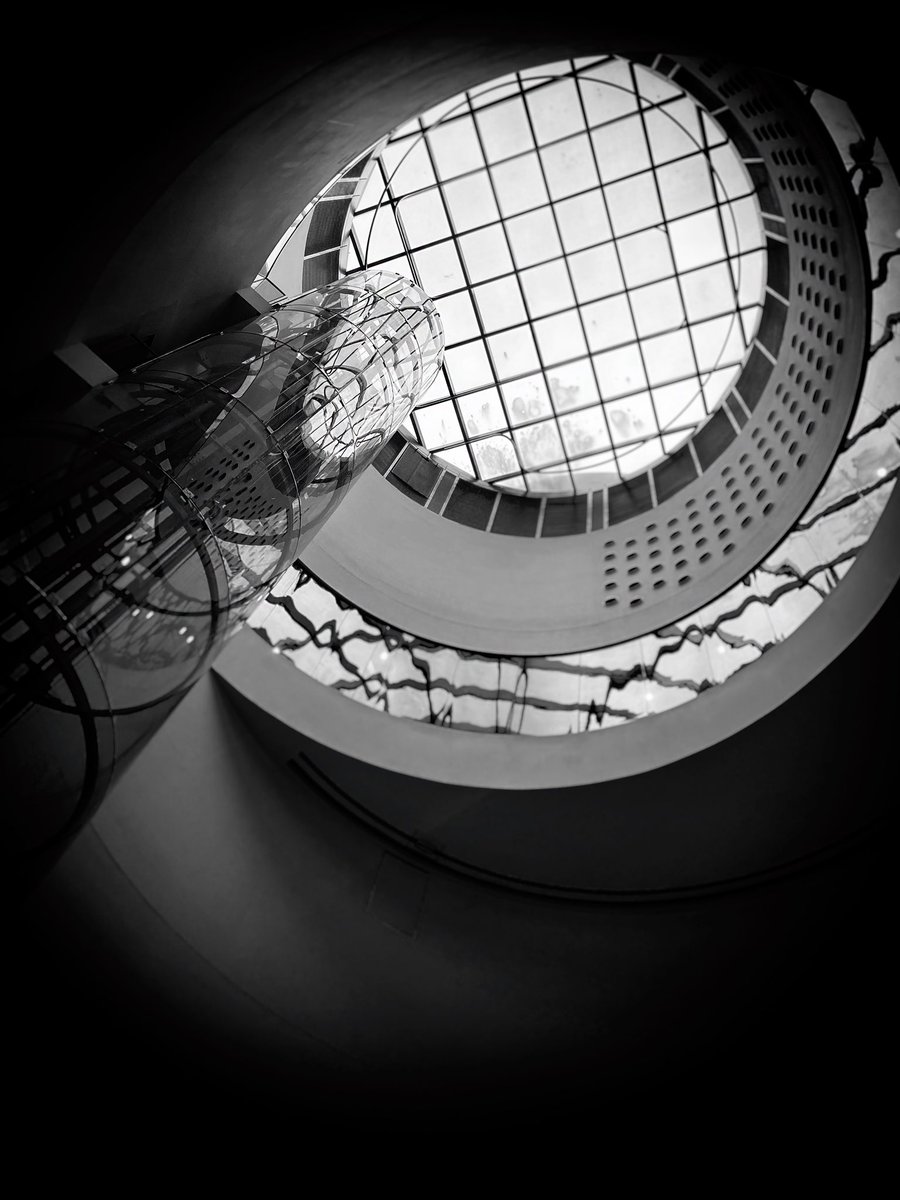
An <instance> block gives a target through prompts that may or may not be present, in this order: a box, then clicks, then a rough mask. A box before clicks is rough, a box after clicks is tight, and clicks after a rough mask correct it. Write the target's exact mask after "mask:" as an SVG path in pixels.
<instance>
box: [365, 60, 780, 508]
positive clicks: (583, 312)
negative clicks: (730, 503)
mask: <svg viewBox="0 0 900 1200" xmlns="http://www.w3.org/2000/svg"><path fill="white" fill-rule="evenodd" d="M763 245H764V241H763V232H762V226H761V222H760V217H759V207H758V205H757V202H756V198H755V195H754V194H753V188H752V185H751V183H750V179H749V177H748V175H747V172H746V171H745V169H744V167H743V164H742V163H741V161H740V159H739V157H738V155H737V153H736V151H735V150H734V148H733V147H732V146H731V144H730V143H729V142H728V140H727V139H726V137H725V135H724V133H723V132H722V131H721V129H720V128H719V126H718V125H717V124H716V122H715V121H714V120H713V119H712V118H711V117H709V116H708V114H706V112H705V111H703V110H702V109H701V108H700V107H699V106H698V105H697V102H696V101H694V100H693V99H691V98H690V97H689V96H687V95H686V94H685V93H684V92H683V91H682V90H681V89H679V88H678V87H676V86H675V85H674V84H673V83H672V82H671V81H669V80H667V79H666V78H664V77H663V76H662V75H659V74H657V73H656V72H654V71H651V70H648V69H646V68H644V67H641V66H638V65H635V64H632V63H629V62H627V61H626V60H623V59H618V58H609V57H607V58H597V59H576V60H574V61H572V62H564V63H552V64H550V65H548V66H544V67H539V68H535V69H533V70H528V71H522V72H519V73H518V74H515V75H509V76H505V77H504V78H502V79H499V80H495V81H493V82H492V83H487V84H483V85H482V86H480V87H477V88H475V89H473V90H472V91H470V92H467V93H465V94H464V95H462V96H457V97H454V98H453V99H451V100H448V101H446V102H445V103H444V104H441V105H440V106H439V107H438V108H435V109H432V110H431V111H430V112H427V113H425V114H423V115H422V116H421V117H420V118H418V119H417V120H415V121H411V122H409V123H408V124H406V125H404V126H401V127H400V128H399V129H397V130H395V131H394V133H392V134H391V136H390V138H389V139H388V141H387V143H386V144H385V145H384V147H383V148H382V150H381V152H380V154H379V156H378V160H377V162H376V164H375V168H374V171H373V174H372V176H371V179H370V181H369V184H368V187H367V188H366V191H365V194H364V195H363V198H362V201H361V203H360V205H359V208H358V209H357V211H356V214H355V216H354V219H353V225H352V231H351V245H350V249H349V259H348V264H347V266H348V270H351V271H352V270H356V269H357V268H358V267H359V266H375V265H383V266H385V267H388V268H389V269H392V270H396V271H398V272H400V273H402V274H405V275H410V276H412V278H413V279H415V281H416V282H417V283H419V284H420V285H421V286H422V287H423V288H424V289H425V291H426V292H428V293H429V294H430V295H431V296H432V297H433V298H434V300H435V302H436V304H437V308H438V311H439V312H440V314H441V317H442V318H443V322H444V328H445V334H446V339H447V351H446V357H445V364H444V368H443V370H442V372H441V374H440V375H439V376H438V378H437V380H436V381H435V383H434V385H433V386H432V388H431V389H430V391H429V392H428V394H427V396H425V397H424V398H423V399H422V401H421V402H420V403H419V405H418V406H417V408H416V410H415V411H414V412H413V414H412V416H411V418H410V420H409V422H408V423H407V425H406V426H404V428H405V430H406V432H407V433H408V434H409V436H410V437H412V438H413V439H414V440H415V441H416V442H417V443H418V444H419V445H421V446H423V447H424V448H425V449H426V450H428V451H430V452H432V453H433V454H434V455H435V457H436V458H438V459H440V460H441V461H442V462H444V463H446V464H449V465H451V466H452V467H454V468H455V469H456V470H458V471H460V472H461V473H462V474H465V475H467V476H471V477H475V478H477V479H481V480H484V481H486V482H490V483H493V484H496V485H497V486H498V487H502V488H506V489H510V490H516V491H527V492H530V493H545V492H557V493H564V494H566V493H568V494H571V493H574V492H584V491H590V490H592V489H594V488H598V487H602V486H604V485H605V484H609V483H612V482H615V481H617V480H618V479H623V478H628V477H629V476H631V475H633V474H635V473H636V472H639V471H643V470H645V469H646V468H647V467H648V466H650V465H652V464H653V463H655V462H657V461H658V460H659V459H661V458H662V457H664V456H665V455H667V454H670V453H671V452H672V451H673V450H674V449H676V447H677V446H679V445H680V444H681V443H682V442H683V441H684V440H685V439H686V438H687V437H688V436H689V435H690V434H691V433H692V432H693V431H694V430H695V429H696V428H697V426H698V425H699V424H702V422H703V421H705V419H706V417H707V416H708V415H709V414H710V413H711V412H712V411H713V409H714V408H715V407H716V405H717V404H718V403H719V401H720V400H721V398H722V396H723V395H724V393H725V391H726V390H727V388H728V386H729V385H730V383H731V382H732V381H733V380H734V378H735V377H736V375H737V373H738V371H739V368H740V365H741V363H742V361H743V359H744V357H745V354H746V352H747V348H748V346H749V344H750V341H751V339H752V337H753V335H754V333H755V330H756V327H757V324H758V321H759V316H760V313H761V311H762V308H761V302H762V294H763V290H764V285H765V251H764V249H763Z"/></svg>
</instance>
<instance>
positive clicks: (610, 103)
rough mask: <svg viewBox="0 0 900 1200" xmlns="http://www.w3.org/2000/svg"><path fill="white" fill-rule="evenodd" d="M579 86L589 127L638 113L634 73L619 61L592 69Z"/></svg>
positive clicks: (612, 61)
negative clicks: (633, 83) (632, 76)
mask: <svg viewBox="0 0 900 1200" xmlns="http://www.w3.org/2000/svg"><path fill="white" fill-rule="evenodd" d="M579 86H580V90H581V96H582V99H583V101H584V107H585V111H586V113H587V119H588V124H589V125H600V124H602V123H603V122H605V121H611V120H613V119H614V118H615V117H621V116H623V115H624V114H625V113H632V112H636V111H637V107H638V99H637V96H636V95H635V94H634V88H633V86H632V82H631V73H630V71H629V70H628V65H627V64H626V63H624V62H622V61H621V60H620V59H615V58H614V59H611V60H610V61H609V62H605V63H601V64H600V66H597V67H589V68H588V70H587V71H585V73H584V74H583V75H582V76H581V80H580V85H579Z"/></svg>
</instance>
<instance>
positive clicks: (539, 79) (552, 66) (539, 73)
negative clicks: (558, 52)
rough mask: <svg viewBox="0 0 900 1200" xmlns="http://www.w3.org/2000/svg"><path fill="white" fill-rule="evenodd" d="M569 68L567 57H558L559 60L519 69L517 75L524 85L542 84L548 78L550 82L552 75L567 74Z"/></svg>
mask: <svg viewBox="0 0 900 1200" xmlns="http://www.w3.org/2000/svg"><path fill="white" fill-rule="evenodd" d="M571 69H572V68H571V64H570V63H569V62H568V60H567V59H560V61H559V62H553V63H542V64H541V66H539V67H526V68H525V70H524V71H519V77H520V79H521V80H522V86H523V87H525V85H526V84H529V85H534V84H543V83H545V82H546V81H547V80H548V79H549V80H550V81H551V82H552V80H553V77H554V76H556V75H568V73H569V71H570V70H571Z"/></svg>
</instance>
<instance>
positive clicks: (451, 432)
mask: <svg viewBox="0 0 900 1200" xmlns="http://www.w3.org/2000/svg"><path fill="white" fill-rule="evenodd" d="M416 421H417V422H418V425H419V431H420V433H421V435H422V441H423V444H424V445H425V448H426V449H427V450H432V449H434V448H435V447H441V446H447V445H449V444H450V443H452V442H461V441H462V440H463V435H462V430H461V429H460V427H459V421H458V420H457V417H456V413H455V412H454V411H453V405H452V403H451V402H450V401H449V400H445V401H444V403H443V404H435V405H434V406H433V407H431V408H423V409H420V410H419V411H418V412H417V413H416Z"/></svg>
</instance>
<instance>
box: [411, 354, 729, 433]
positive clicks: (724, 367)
mask: <svg viewBox="0 0 900 1200" xmlns="http://www.w3.org/2000/svg"><path fill="white" fill-rule="evenodd" d="M583 358H584V355H583V354H579V355H576V356H575V357H574V358H570V359H566V360H565V361H564V362H561V363H557V364H555V365H556V366H560V367H565V366H569V365H571V364H572V363H574V362H580V361H581V360H582V359H583ZM742 362H743V359H742V358H740V359H737V360H733V361H731V362H726V363H722V364H721V365H720V366H718V367H717V368H716V370H717V371H728V370H731V369H732V368H734V367H739V366H740V365H741V363H742ZM533 374H534V372H533V371H525V372H523V373H522V374H521V375H516V376H513V377H512V378H510V379H507V380H505V382H506V383H516V382H518V380H520V379H527V378H528V377H529V376H530V375H533ZM704 374H709V372H704ZM694 380H696V381H697V382H698V383H699V377H698V376H697V375H695V374H694V372H693V371H691V372H690V373H689V374H687V375H676V376H672V378H670V379H664V380H663V381H662V382H661V383H658V384H654V385H653V386H654V387H656V388H663V387H671V386H672V385H673V384H676V383H689V382H691V381H694ZM701 386H702V385H701ZM484 388H485V385H479V386H478V387H474V388H467V389H466V390H465V391H463V392H459V393H458V397H459V398H465V397H466V396H475V395H477V394H478V393H479V392H483V391H484ZM646 390H647V389H646V388H643V387H641V388H635V389H634V390H633V391H630V392H622V393H621V394H620V395H617V396H613V397H612V400H611V401H610V402H612V401H619V400H630V399H631V398H632V397H633V396H640V395H641V394H642V393H643V392H645V391H646ZM446 400H447V397H446V396H440V397H438V398H437V399H436V400H429V401H428V403H427V404H419V405H417V406H416V410H415V411H420V410H422V409H429V408H435V407H436V406H437V405H438V404H444V403H446ZM599 407H600V405H599V404H598V402H597V401H596V400H591V401H589V403H587V404H582V405H580V406H579V407H578V408H568V409H566V411H565V412H564V413H561V414H560V416H563V417H568V416H571V415H574V414H576V413H583V412H589V411H590V410H591V409H594V408H599ZM504 411H505V410H504ZM546 419H547V418H546V417H533V418H532V419H531V420H530V421H523V422H522V424H521V425H518V426H516V428H518V429H521V428H524V427H525V426H526V425H537V424H539V423H540V422H541V421H545V420H546ZM502 432H503V430H502V429H500V430H495V431H494V432H493V433H490V434H484V435H482V434H479V435H478V436H477V437H476V438H473V439H471V441H481V440H483V438H484V437H497V436H498V434H500V433H502ZM670 432H671V430H669V429H665V430H663V433H664V434H668V433H670ZM642 440H644V441H646V440H647V439H646V438H644V439H642Z"/></svg>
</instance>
